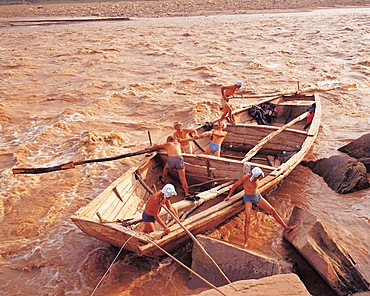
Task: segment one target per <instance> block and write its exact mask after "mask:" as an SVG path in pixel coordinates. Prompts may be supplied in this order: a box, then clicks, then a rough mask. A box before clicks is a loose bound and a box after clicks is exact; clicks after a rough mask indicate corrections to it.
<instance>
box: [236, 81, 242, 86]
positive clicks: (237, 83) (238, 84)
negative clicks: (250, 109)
mask: <svg viewBox="0 0 370 296" xmlns="http://www.w3.org/2000/svg"><path fill="white" fill-rule="evenodd" d="M235 85H236V86H239V87H241V86H242V85H243V82H242V81H240V80H237V81H236V82H235Z"/></svg>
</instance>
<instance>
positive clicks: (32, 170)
mask: <svg viewBox="0 0 370 296" xmlns="http://www.w3.org/2000/svg"><path fill="white" fill-rule="evenodd" d="M156 150H158V148H153V147H150V148H146V149H142V150H138V151H135V152H129V153H125V154H121V155H118V156H113V157H107V158H97V159H88V160H81V161H71V162H67V163H64V164H60V165H56V166H52V167H43V168H14V169H13V175H16V174H43V173H49V172H54V171H60V170H67V169H73V168H74V167H75V166H77V165H82V164H86V163H92V162H103V161H112V160H117V159H121V158H125V157H131V156H136V155H140V154H145V153H150V152H154V151H156Z"/></svg>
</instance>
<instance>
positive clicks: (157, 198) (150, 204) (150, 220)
mask: <svg viewBox="0 0 370 296" xmlns="http://www.w3.org/2000/svg"><path fill="white" fill-rule="evenodd" d="M174 195H177V193H176V190H175V187H174V186H173V185H172V184H167V185H165V186H164V187H163V188H162V190H160V191H157V192H156V193H154V194H153V195H151V196H150V197H149V199H148V201H147V203H146V205H145V210H144V212H143V214H142V219H143V222H144V232H145V233H150V232H153V231H155V227H154V222H155V221H157V222H158V223H159V224H160V225H161V226H162V227H163V229H164V231H165V232H166V233H167V234H168V233H170V231H171V230H170V229H169V228H168V226H167V225H166V224H165V223H164V222H163V220H162V219H161V217H160V216H159V212H160V210H161V207H162V206H163V205H164V204H165V205H166V207H167V209H169V210H170V211H171V212H172V213H173V214H174V215H175V216H176V217H177V218H179V217H178V215H177V213H176V211H175V209H174V208H173V207H172V204H171V202H170V199H171V197H172V196H174ZM180 221H184V220H182V219H181V220H180Z"/></svg>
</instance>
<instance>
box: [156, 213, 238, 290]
mask: <svg viewBox="0 0 370 296" xmlns="http://www.w3.org/2000/svg"><path fill="white" fill-rule="evenodd" d="M163 208H164V209H165V210H166V211H167V213H168V214H170V215H171V217H172V218H173V219H174V220H175V221H176V222H177V223H178V224H179V225H180V226H181V227H182V229H184V230H185V232H186V233H187V234H188V235H189V236H190V238H191V239H192V240H193V242H194V243H195V244H196V245H197V246H198V247H199V248H200V249H201V250H202V252H203V253H204V254H205V255H206V256H207V257H208V258H209V259H210V260H211V262H212V263H213V265H214V266H215V267H216V269H217V270H218V271H219V272H220V274H221V275H222V276H223V278H224V279H225V280H226V281H227V283H228V284H231V281H230V280H229V278H228V277H227V276H226V274H225V273H224V272H223V271H222V269H221V268H220V267H219V266H218V265H217V263H216V261H215V260H214V259H213V258H212V257H211V256H210V255H209V254H208V252H207V251H206V250H205V249H204V247H203V246H202V245H201V243H200V242H199V241H198V240H197V239H196V237H195V236H194V235H193V234H192V233H191V232H190V231H189V229H187V228H186V227H185V226H184V225H183V224H182V223H181V221H180V220H179V219H178V218H177V217H176V216H175V215H174V214H173V213H172V212H171V211H170V210H169V209H167V207H163Z"/></svg>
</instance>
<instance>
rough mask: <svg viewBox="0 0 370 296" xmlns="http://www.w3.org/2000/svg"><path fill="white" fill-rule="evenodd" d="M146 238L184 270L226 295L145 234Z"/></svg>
mask: <svg viewBox="0 0 370 296" xmlns="http://www.w3.org/2000/svg"><path fill="white" fill-rule="evenodd" d="M147 239H148V241H149V242H151V243H152V244H154V245H155V246H156V247H157V248H158V249H160V250H161V251H162V252H163V253H165V254H166V255H167V256H169V257H170V258H171V259H173V260H175V261H176V262H177V263H178V264H180V265H181V266H182V267H184V268H185V269H186V270H188V271H190V272H191V273H192V274H194V275H195V276H197V277H198V278H199V279H201V280H202V281H203V282H205V283H206V284H207V285H209V286H210V287H212V288H213V289H215V290H217V291H218V292H220V293H221V294H222V295H225V296H227V294H225V293H224V292H222V291H221V290H220V289H219V288H217V287H216V286H215V285H213V284H212V283H211V282H209V281H207V280H206V279H205V278H204V277H202V276H201V275H200V274H198V273H196V272H195V271H194V270H192V269H191V268H189V267H187V266H186V265H185V264H184V263H182V262H181V261H180V260H179V259H177V258H176V257H174V256H172V255H171V254H170V253H168V252H167V251H166V250H165V249H163V248H162V247H161V246H159V245H158V244H157V243H156V242H155V241H153V240H152V239H151V238H150V237H148V236H147Z"/></svg>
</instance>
